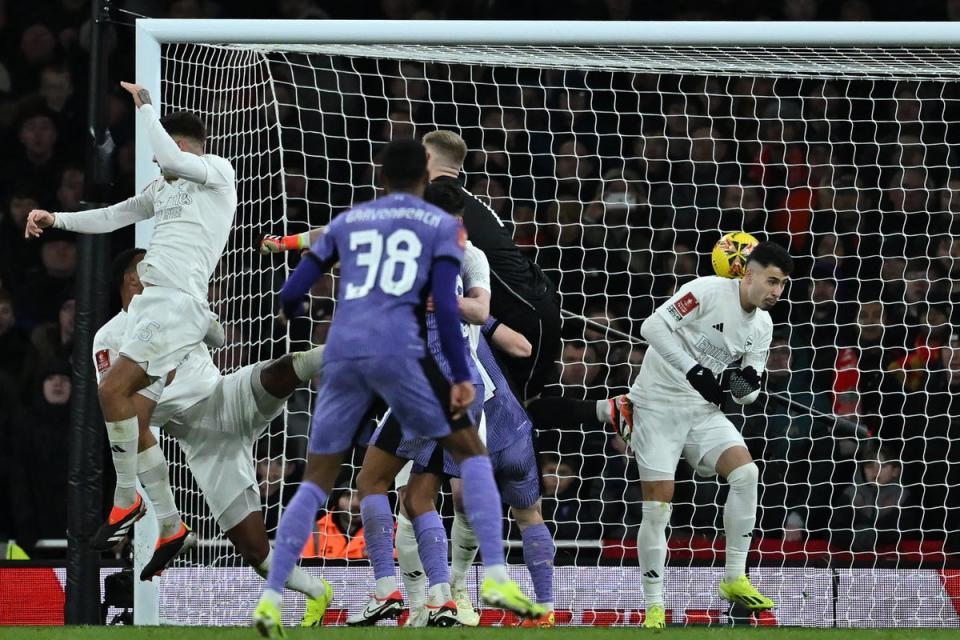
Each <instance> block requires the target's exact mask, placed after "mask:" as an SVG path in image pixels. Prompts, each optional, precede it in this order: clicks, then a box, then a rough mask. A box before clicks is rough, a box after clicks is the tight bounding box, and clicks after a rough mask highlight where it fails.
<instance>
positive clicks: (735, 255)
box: [710, 231, 759, 278]
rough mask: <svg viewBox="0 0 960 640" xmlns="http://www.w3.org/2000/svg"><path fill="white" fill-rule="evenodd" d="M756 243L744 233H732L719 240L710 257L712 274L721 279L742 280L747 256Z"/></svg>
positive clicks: (754, 239)
mask: <svg viewBox="0 0 960 640" xmlns="http://www.w3.org/2000/svg"><path fill="white" fill-rule="evenodd" d="M758 242H759V241H758V240H757V239H756V238H754V237H753V236H752V235H750V234H749V233H747V232H745V231H734V232H733V233H728V234H727V235H725V236H723V237H722V238H720V240H718V241H717V244H715V245H713V252H712V253H711V255H710V258H711V261H712V262H713V270H714V272H715V273H716V274H717V275H718V276H720V277H722V278H742V277H743V273H744V270H745V268H746V266H747V256H749V255H750V252H751V251H753V248H754V247H755V246H757V243H758Z"/></svg>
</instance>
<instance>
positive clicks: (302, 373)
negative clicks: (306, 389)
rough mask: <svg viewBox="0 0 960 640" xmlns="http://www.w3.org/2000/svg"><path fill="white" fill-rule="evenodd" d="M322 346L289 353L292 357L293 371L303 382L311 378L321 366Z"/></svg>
mask: <svg viewBox="0 0 960 640" xmlns="http://www.w3.org/2000/svg"><path fill="white" fill-rule="evenodd" d="M324 348H325V347H324V346H323V345H321V346H319V347H314V348H313V349H310V350H309V351H297V352H296V353H292V354H290V356H291V358H293V372H294V373H295V374H297V377H298V378H300V379H301V380H303V381H304V382H306V381H308V380H310V379H312V378H313V377H314V376H315V375H317V374H318V373H320V370H321V369H322V368H323V350H324Z"/></svg>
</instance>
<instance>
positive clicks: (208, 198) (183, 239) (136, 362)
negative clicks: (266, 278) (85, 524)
mask: <svg viewBox="0 0 960 640" xmlns="http://www.w3.org/2000/svg"><path fill="white" fill-rule="evenodd" d="M121 86H122V87H123V88H124V89H125V90H126V91H127V92H129V93H130V94H131V95H132V96H133V101H134V104H135V106H136V107H137V110H138V111H139V113H140V114H141V116H142V118H143V122H144V125H145V129H146V132H147V136H148V137H149V139H150V146H151V148H152V149H153V153H154V159H155V160H156V162H157V164H158V165H160V172H161V174H162V175H161V177H160V178H158V179H156V180H154V181H153V182H151V183H150V184H149V185H147V187H146V188H145V189H144V190H143V191H142V192H141V193H140V194H139V195H136V196H134V197H132V198H129V199H127V200H124V201H123V202H120V203H118V204H115V205H113V206H111V207H105V208H103V209H92V210H89V211H78V212H72V213H50V212H49V211H44V210H34V211H31V212H30V214H29V215H28V217H27V226H26V235H27V237H37V236H39V235H40V234H41V233H43V229H45V228H47V227H51V226H52V227H55V228H58V229H66V230H67V231H76V232H79V233H108V232H110V231H113V230H115V229H119V228H121V227H124V226H127V225H130V224H133V223H135V222H138V221H141V220H147V219H149V218H153V219H154V228H153V234H152V236H151V239H150V244H149V246H148V248H147V253H146V256H145V257H144V259H143V262H141V263H140V265H139V273H140V279H141V280H142V282H143V284H144V287H145V288H144V292H143V294H142V295H139V296H137V297H136V298H135V299H134V300H133V302H132V303H131V305H130V308H129V310H128V318H127V323H126V326H125V329H124V333H123V336H122V338H121V339H120V348H119V349H118V351H119V356H118V357H117V358H116V360H115V361H114V362H112V363H111V367H110V372H109V374H108V375H106V376H104V377H103V380H102V381H101V383H100V388H99V395H100V406H101V408H102V409H103V417H104V419H105V422H106V426H107V436H108V439H109V440H110V450H111V452H112V456H113V465H114V468H115V469H116V472H117V484H116V488H115V490H114V506H113V509H112V510H111V511H110V515H109V517H108V519H107V522H106V523H104V524H103V526H101V527H100V529H99V530H98V531H97V533H96V535H94V537H93V538H92V539H91V541H90V546H91V547H93V548H94V549H100V550H104V549H108V548H110V547H111V546H112V545H113V544H115V543H116V542H118V541H119V540H121V539H122V538H123V537H124V536H125V535H126V533H127V531H128V530H129V529H130V527H131V526H133V523H134V522H135V521H136V520H137V519H139V518H140V517H142V515H143V513H144V511H145V506H144V504H143V499H142V497H141V496H140V494H139V493H138V492H137V489H136V481H137V464H138V463H137V459H138V449H139V452H140V454H141V455H142V454H143V453H145V452H147V451H149V452H151V454H150V455H151V459H152V460H153V461H154V462H158V463H159V464H163V465H164V467H165V466H166V461H165V460H163V454H162V452H160V449H159V447H157V445H156V440H155V439H154V438H153V435H152V434H151V433H150V430H149V428H148V425H149V422H150V416H151V414H152V412H153V408H154V406H155V405H156V402H157V400H158V399H159V396H156V397H153V396H151V395H150V394H149V393H148V394H147V395H146V396H144V395H142V394H140V393H139V392H140V391H141V390H143V389H147V388H154V387H152V386H151V385H153V384H154V383H155V382H157V381H158V380H163V379H165V378H166V377H167V376H168V374H170V373H171V372H172V371H173V370H174V369H176V368H177V365H179V364H180V362H181V361H182V360H183V359H184V358H185V357H186V356H187V354H189V353H190V352H191V351H192V350H193V349H194V348H195V347H197V345H199V344H201V342H202V340H203V338H204V336H205V334H206V333H207V329H208V327H209V325H210V320H211V316H210V313H209V309H208V304H207V285H208V283H209V281H210V277H211V276H212V275H213V271H214V269H215V268H216V266H217V263H218V262H219V260H220V256H221V254H222V253H223V249H224V247H225V246H226V243H227V238H228V236H229V233H230V228H231V227H232V226H233V217H234V212H235V211H236V206H237V191H236V185H235V173H234V169H233V167H232V166H231V164H230V162H229V161H227V160H226V159H225V158H221V157H220V156H216V155H212V154H206V153H204V144H205V141H206V128H205V126H204V124H203V122H202V121H201V120H200V119H199V118H198V117H197V116H196V115H194V114H191V113H186V112H176V113H171V114H168V115H166V116H165V117H164V118H162V119H161V118H159V116H158V115H157V113H156V112H155V111H154V109H153V106H152V105H151V100H150V94H149V93H148V92H147V90H146V89H144V88H143V87H141V86H140V85H137V84H130V83H126V82H123V83H121ZM138 417H139V421H138ZM159 525H160V541H161V543H162V544H161V546H162V545H173V547H177V548H179V547H182V546H183V544H184V543H185V541H186V539H187V538H188V537H189V535H190V533H189V530H188V529H187V528H186V526H185V525H184V523H183V522H181V521H180V518H179V516H177V517H176V518H172V517H171V518H169V519H165V520H161V521H160V522H159ZM158 550H159V548H158Z"/></svg>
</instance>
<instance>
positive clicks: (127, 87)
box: [120, 82, 153, 109]
mask: <svg viewBox="0 0 960 640" xmlns="http://www.w3.org/2000/svg"><path fill="white" fill-rule="evenodd" d="M120 86H121V87H123V89H124V91H126V92H127V93H129V94H130V95H131V96H133V104H134V106H136V107H137V109H139V108H140V107H142V106H143V105H145V104H153V102H152V101H151V99H150V92H149V91H147V90H146V88H145V87H143V86H142V85H139V84H136V83H134V82H121V83H120Z"/></svg>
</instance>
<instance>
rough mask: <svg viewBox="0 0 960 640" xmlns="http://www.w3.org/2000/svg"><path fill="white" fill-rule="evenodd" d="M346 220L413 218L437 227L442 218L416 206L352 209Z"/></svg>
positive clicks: (348, 222) (366, 220) (367, 220)
mask: <svg viewBox="0 0 960 640" xmlns="http://www.w3.org/2000/svg"><path fill="white" fill-rule="evenodd" d="M346 217H347V219H346V222H347V224H350V223H352V222H371V221H374V220H415V221H417V222H422V223H423V224H425V225H428V226H431V227H439V226H440V222H441V221H442V220H443V218H442V217H441V216H440V214H438V213H434V212H432V211H427V210H426V209H418V208H416V207H389V208H384V209H380V208H377V209H374V208H369V209H354V210H352V211H350V212H348V213H347V214H346Z"/></svg>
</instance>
